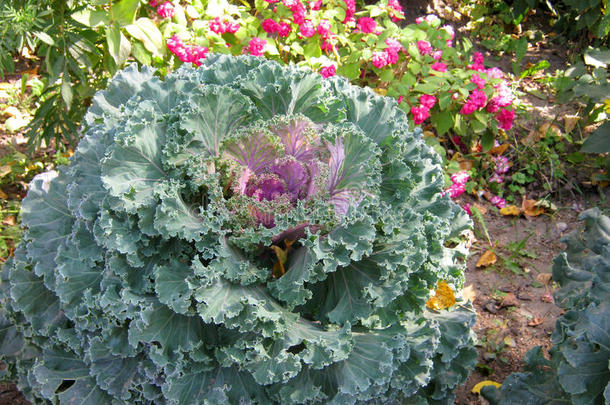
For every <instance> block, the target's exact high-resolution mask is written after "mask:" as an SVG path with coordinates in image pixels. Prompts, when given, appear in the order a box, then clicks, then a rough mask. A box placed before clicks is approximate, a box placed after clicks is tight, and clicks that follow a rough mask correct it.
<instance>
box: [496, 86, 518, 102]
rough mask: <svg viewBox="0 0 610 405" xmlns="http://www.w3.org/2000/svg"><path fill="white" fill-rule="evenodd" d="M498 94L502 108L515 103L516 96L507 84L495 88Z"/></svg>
mask: <svg viewBox="0 0 610 405" xmlns="http://www.w3.org/2000/svg"><path fill="white" fill-rule="evenodd" d="M494 88H495V89H496V92H497V93H498V96H497V99H498V105H499V106H500V107H508V106H509V105H511V104H512V103H513V100H514V96H513V92H512V91H511V89H510V87H508V85H507V84H506V83H505V82H502V83H500V84H499V85H497V86H494Z"/></svg>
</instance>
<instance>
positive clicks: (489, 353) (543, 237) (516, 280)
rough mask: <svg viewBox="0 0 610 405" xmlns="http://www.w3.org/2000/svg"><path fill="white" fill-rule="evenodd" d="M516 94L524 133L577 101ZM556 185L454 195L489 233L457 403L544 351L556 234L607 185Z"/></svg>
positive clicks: (7, 388) (410, 13)
mask: <svg viewBox="0 0 610 405" xmlns="http://www.w3.org/2000/svg"><path fill="white" fill-rule="evenodd" d="M401 2H402V3H403V7H404V9H405V14H406V16H407V20H408V21H409V22H411V21H414V19H415V17H417V16H419V15H425V14H427V13H431V12H434V13H436V14H439V15H441V16H442V17H444V18H447V15H446V13H445V12H444V11H443V10H444V7H445V5H444V3H442V2H441V1H440V0H434V1H430V0H415V1H412V0H409V1H407V0H404V1H401ZM449 23H452V24H453V25H454V26H460V25H463V24H464V22H463V21H449ZM566 51H567V50H565V49H559V48H557V47H555V46H552V45H550V46H549V45H546V43H539V44H536V45H535V46H534V47H533V48H531V49H530V50H529V51H528V55H527V56H526V60H525V62H524V63H527V60H528V59H529V60H532V61H537V60H540V59H546V60H548V61H549V62H550V63H551V67H550V68H549V69H548V71H549V72H554V70H555V69H563V68H565V66H566V63H567V60H568V58H569V55H568V54H567V53H566ZM486 60H490V61H491V63H492V64H493V65H495V66H499V67H501V68H502V69H503V70H505V71H510V68H509V66H510V61H508V60H506V59H504V60H502V59H500V60H494V59H493V58H491V56H490V55H489V54H487V57H486ZM5 80H6V79H5ZM523 101H524V102H525V103H527V104H530V105H531V106H532V107H533V108H532V114H531V116H529V117H524V118H519V119H518V120H517V121H516V127H517V131H520V133H521V134H523V135H526V134H527V133H528V132H529V131H531V130H532V129H535V127H536V126H537V125H539V124H540V123H542V122H544V121H548V120H555V119H557V117H562V116H564V115H565V114H567V113H573V112H574V111H572V110H573V109H574V108H576V107H574V106H560V105H557V104H554V103H552V102H551V100H549V99H546V100H544V99H540V98H537V97H534V96H531V95H529V94H525V95H524V96H523ZM23 142H24V139H23V138H22V137H20V136H16V137H13V136H8V135H7V134H6V133H2V132H1V131H0V156H2V155H3V154H4V153H5V150H6V148H7V144H8V143H13V144H15V145H23ZM17 147H18V148H21V147H22V146H17ZM574 175H575V176H577V174H574ZM536 187H537V185H535V184H534V185H533V186H532V187H531V188H530V189H529V190H528V198H539V197H540V196H541V195H542V194H544V191H543V190H542V188H541V187H540V188H539V189H537V188H536ZM560 191H561V192H560V193H558V194H557V195H556V196H554V197H553V198H552V199H551V201H552V202H553V204H554V205H555V206H556V209H555V210H553V211H547V212H545V213H544V214H543V215H540V216H537V217H533V218H524V217H518V218H515V217H507V216H502V215H500V214H499V213H498V212H497V211H495V210H493V209H492V207H491V205H490V204H489V203H487V202H486V201H484V200H476V199H475V198H474V197H472V196H463V197H461V198H460V199H459V200H458V203H460V204H461V205H463V204H464V203H471V204H478V206H479V208H480V210H481V211H482V213H483V218H484V223H485V228H486V229H487V231H488V233H489V240H488V239H487V237H486V235H485V231H484V229H483V226H482V225H481V224H477V225H476V227H475V230H474V237H475V238H476V242H475V243H474V244H473V246H472V248H471V256H470V258H469V260H468V266H467V270H466V284H465V285H466V291H465V295H467V296H469V297H471V298H472V299H473V302H474V307H475V309H476V312H477V321H476V325H475V332H476V334H477V337H478V350H479V360H478V364H477V366H476V368H475V370H474V371H473V373H472V374H471V376H470V377H469V379H468V381H467V382H466V383H465V384H464V385H463V386H461V387H459V388H458V389H457V391H456V394H457V399H456V404H459V405H465V404H485V403H486V401H485V400H483V399H481V398H479V396H478V395H476V394H473V393H471V390H472V388H473V386H474V385H475V384H476V383H478V382H480V381H483V380H493V381H497V382H500V383H501V382H502V381H503V380H504V379H505V378H506V376H507V375H508V374H510V373H511V372H515V371H519V370H520V369H521V367H522V365H523V360H522V359H523V357H524V355H525V353H526V352H527V351H528V350H529V349H531V348H533V347H535V346H542V347H543V348H544V350H545V351H546V350H548V349H549V347H550V345H551V342H550V336H551V334H552V332H553V330H554V328H555V320H556V318H557V317H558V316H559V315H561V309H559V308H558V307H557V306H555V305H554V303H553V300H552V293H553V291H554V290H555V289H556V288H557V285H556V284H554V282H553V280H552V279H551V278H550V273H551V266H552V261H553V258H554V257H555V256H557V255H558V254H559V253H560V252H561V250H562V248H563V247H564V246H563V244H562V243H561V241H560V239H561V237H562V236H563V235H566V234H568V233H570V232H572V231H574V230H575V229H577V228H578V227H579V226H580V222H579V221H578V219H577V218H578V214H579V213H580V212H581V211H583V210H584V209H587V208H591V207H593V206H600V205H601V204H608V201H610V190H609V189H608V188H606V189H597V188H589V189H583V190H582V191H583V193H582V194H579V193H575V192H574V191H573V190H572V189H569V187H568V188H566V189H565V190H560ZM605 208H607V209H608V208H609V207H608V206H606V207H605ZM485 211H486V212H485ZM489 241H491V243H492V244H493V245H494V246H495V248H496V252H497V253H498V262H497V263H496V264H494V265H491V266H489V267H485V268H477V267H476V263H477V261H478V260H479V259H480V257H481V255H482V254H483V253H484V252H485V251H486V250H487V249H489V248H490V247H491V246H490V243H489ZM22 401H23V397H21V396H20V393H19V392H18V391H17V390H16V387H15V385H14V384H0V405H9V404H10V405H13V404H21V403H25V402H22Z"/></svg>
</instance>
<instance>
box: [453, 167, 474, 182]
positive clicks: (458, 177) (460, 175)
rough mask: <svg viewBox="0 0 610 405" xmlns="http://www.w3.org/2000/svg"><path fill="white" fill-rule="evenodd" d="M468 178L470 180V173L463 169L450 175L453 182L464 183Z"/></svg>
mask: <svg viewBox="0 0 610 405" xmlns="http://www.w3.org/2000/svg"><path fill="white" fill-rule="evenodd" d="M468 180H470V175H469V174H468V172H467V171H465V170H462V171H461V172H457V173H453V174H452V175H451V181H452V182H453V184H466V183H467V182H468Z"/></svg>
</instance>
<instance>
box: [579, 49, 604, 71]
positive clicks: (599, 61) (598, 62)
mask: <svg viewBox="0 0 610 405" xmlns="http://www.w3.org/2000/svg"><path fill="white" fill-rule="evenodd" d="M584 59H585V64H587V65H589V66H594V67H597V68H605V67H607V66H608V65H610V49H599V48H588V49H587V50H586V51H585V54H584Z"/></svg>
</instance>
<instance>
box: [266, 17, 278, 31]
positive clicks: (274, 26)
mask: <svg viewBox="0 0 610 405" xmlns="http://www.w3.org/2000/svg"><path fill="white" fill-rule="evenodd" d="M262 26H263V30H265V32H266V33H267V34H272V33H274V32H277V31H278V30H279V28H280V25H279V24H278V23H277V22H276V21H275V20H274V19H272V18H267V19H266V20H265V21H263V24H262Z"/></svg>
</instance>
